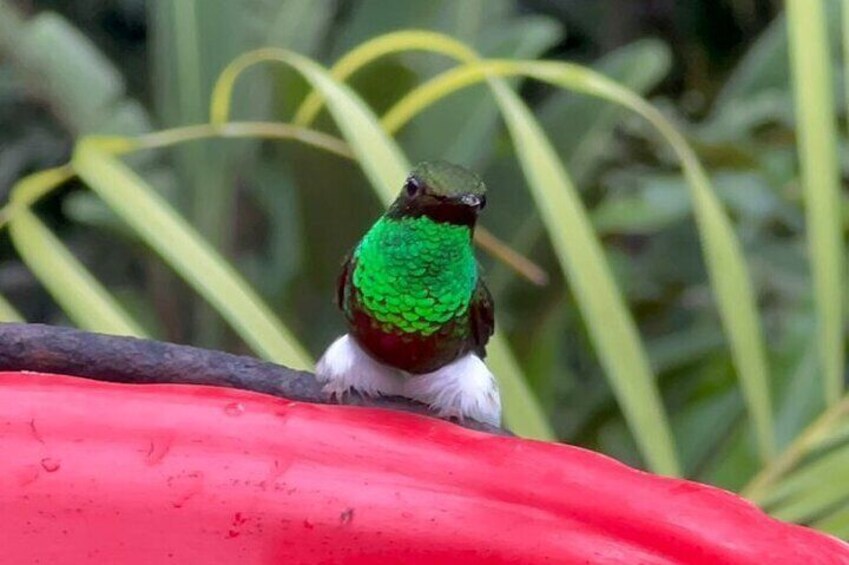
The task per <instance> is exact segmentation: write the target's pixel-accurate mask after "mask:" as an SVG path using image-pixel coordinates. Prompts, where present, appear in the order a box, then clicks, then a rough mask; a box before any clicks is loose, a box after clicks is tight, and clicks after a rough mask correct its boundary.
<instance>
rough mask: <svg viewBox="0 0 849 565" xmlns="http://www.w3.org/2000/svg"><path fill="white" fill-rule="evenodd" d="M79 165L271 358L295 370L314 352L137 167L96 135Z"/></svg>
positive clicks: (77, 156) (85, 144)
mask: <svg viewBox="0 0 849 565" xmlns="http://www.w3.org/2000/svg"><path fill="white" fill-rule="evenodd" d="M71 163H72V165H73V167H74V169H75V170H76V171H77V173H78V174H79V176H80V178H82V179H83V180H84V181H85V182H86V183H87V184H88V185H89V186H90V187H91V188H92V190H94V191H95V192H96V193H97V194H98V195H99V196H100V197H101V198H102V199H103V200H104V201H105V202H106V204H107V205H108V206H109V207H110V208H111V209H112V210H113V211H114V212H115V213H116V214H118V216H120V217H121V218H122V219H123V220H124V221H125V222H126V223H127V224H128V225H129V226H130V227H131V228H132V229H133V230H135V231H136V233H138V235H139V236H140V237H141V239H143V240H144V241H145V242H147V244H148V245H150V247H151V248H152V249H153V250H154V251H156V252H157V253H158V254H159V255H161V256H162V258H163V259H164V260H165V261H166V262H167V263H168V264H169V265H171V267H172V268H173V269H174V270H175V271H177V272H178V273H179V274H180V275H181V276H182V277H183V278H184V279H185V280H186V282H188V283H189V284H190V285H191V286H192V287H194V288H195V290H197V292H198V293H199V294H201V296H203V297H204V298H205V299H206V300H207V301H208V302H209V303H210V304H211V305H212V306H213V307H215V309H216V310H218V312H220V313H221V315H222V316H223V317H224V318H225V319H226V320H227V321H228V322H229V323H230V324H231V325H232V326H233V329H234V330H235V331H236V333H238V334H239V335H240V336H241V337H242V339H244V340H245V342H246V343H247V344H248V345H249V346H250V347H251V348H252V349H254V350H255V351H256V352H257V353H258V354H260V355H261V356H263V357H264V358H266V359H270V360H272V361H275V362H278V363H283V364H286V365H288V366H290V367H293V368H296V369H306V368H308V367H309V366H310V365H311V359H310V356H309V354H307V353H306V351H305V350H304V349H303V348H302V347H301V345H300V344H299V343H298V342H297V340H296V339H295V338H294V336H293V335H292V334H291V332H289V330H288V329H286V328H285V327H284V326H283V325H282V324H281V323H280V321H279V320H277V318H275V317H274V315H273V314H272V313H271V312H270V310H269V309H268V307H267V306H266V305H265V304H263V303H262V300H261V299H260V298H259V297H258V296H257V295H256V293H255V292H254V291H253V290H252V289H251V288H250V286H248V284H247V283H246V282H245V281H244V280H242V278H241V277H240V276H239V275H238V273H236V271H235V270H234V269H233V268H232V267H231V266H230V265H229V264H228V263H227V262H226V261H225V260H224V259H223V258H221V256H220V255H218V253H216V252H215V251H214V250H213V249H212V248H211V247H210V246H209V245H208V244H207V243H206V242H205V241H204V240H203V239H202V238H201V237H200V236H199V235H198V234H197V232H196V231H195V230H194V229H193V228H192V227H191V226H189V225H188V224H186V223H185V221H184V220H183V219H182V218H181V217H180V216H179V215H178V214H177V213H176V212H174V210H173V209H172V208H171V207H170V206H169V205H168V204H167V203H166V202H165V201H164V200H163V199H162V198H161V197H160V196H159V195H158V194H157V193H156V191H155V190H154V189H153V188H151V187H150V186H148V185H147V184H146V183H145V182H144V180H142V179H141V178H140V177H139V176H138V175H137V174H136V173H135V172H133V171H132V170H131V169H130V168H129V167H127V166H126V165H124V164H123V163H121V162H120V161H119V160H118V159H117V158H115V157H114V156H113V155H111V154H110V153H108V152H107V151H104V150H103V149H102V148H100V147H99V146H98V144H97V140H96V139H93V138H84V139H82V140H81V141H80V142H79V143H78V144H77V148H76V150H75V152H74V156H73V158H72V160H71Z"/></svg>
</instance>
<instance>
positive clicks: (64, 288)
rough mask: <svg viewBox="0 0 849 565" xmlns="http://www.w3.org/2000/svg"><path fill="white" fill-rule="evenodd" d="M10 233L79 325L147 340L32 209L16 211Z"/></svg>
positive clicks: (10, 223) (101, 331) (58, 301)
mask: <svg viewBox="0 0 849 565" xmlns="http://www.w3.org/2000/svg"><path fill="white" fill-rule="evenodd" d="M9 232H10V234H11V236H12V243H13V245H14V246H15V250H17V252H18V253H19V254H20V256H21V259H23V261H24V263H26V265H27V267H29V268H30V270H32V272H33V274H35V276H36V278H38V280H39V281H40V282H41V283H42V284H43V285H44V287H45V288H46V289H47V291H48V292H49V293H50V295H51V296H52V297H53V298H54V299H55V300H56V302H57V303H58V304H59V306H60V307H61V308H62V310H64V312H65V313H66V314H67V315H68V317H69V318H70V319H71V320H72V321H73V322H74V323H75V324H77V325H78V326H79V327H81V328H83V329H86V330H90V331H95V332H100V333H106V334H114V335H128V336H136V337H145V332H144V330H143V329H142V328H141V326H140V325H139V324H138V323H137V322H136V321H135V320H133V318H132V316H130V315H129V314H128V313H127V312H125V311H124V309H123V308H121V306H120V305H119V304H118V303H117V302H116V301H115V299H114V298H113V297H112V296H111V295H110V294H109V292H107V291H106V289H105V288H103V287H102V286H101V285H100V283H99V282H97V280H96V279H95V278H94V277H93V276H92V275H91V273H89V272H88V271H87V270H86V268H85V267H84V266H83V265H82V264H81V263H80V262H79V261H78V260H77V259H76V258H75V257H74V256H73V255H72V254H71V252H70V251H68V249H67V248H66V247H65V246H64V245H63V244H62V242H61V241H59V239H58V238H57V237H56V236H55V235H53V233H52V232H51V231H50V230H49V229H47V227H46V226H45V225H44V224H43V223H41V220H39V219H38V218H37V217H36V216H35V215H34V214H33V213H32V212H31V211H30V210H29V209H28V208H24V207H21V208H18V209H17V210H15V214H14V216H13V217H12V220H11V221H10V222H9Z"/></svg>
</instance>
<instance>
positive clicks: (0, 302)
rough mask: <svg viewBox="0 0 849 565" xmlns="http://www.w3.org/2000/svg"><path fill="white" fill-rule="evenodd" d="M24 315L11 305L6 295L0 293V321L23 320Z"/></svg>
mask: <svg viewBox="0 0 849 565" xmlns="http://www.w3.org/2000/svg"><path fill="white" fill-rule="evenodd" d="M25 321H26V320H24V317H23V316H22V315H21V313H20V312H18V311H17V310H16V309H15V307H14V306H12V305H11V304H10V303H9V301H8V300H6V297H4V296H2V295H0V323H7V324H8V323H12V322H25Z"/></svg>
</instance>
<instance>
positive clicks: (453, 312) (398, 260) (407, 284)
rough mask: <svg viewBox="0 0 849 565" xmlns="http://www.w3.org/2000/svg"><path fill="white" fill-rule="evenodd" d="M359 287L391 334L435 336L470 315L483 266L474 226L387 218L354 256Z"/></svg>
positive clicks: (372, 312)
mask: <svg viewBox="0 0 849 565" xmlns="http://www.w3.org/2000/svg"><path fill="white" fill-rule="evenodd" d="M354 258H355V259H356V268H355V270H354V277H353V278H354V281H353V282H354V286H355V287H356V288H357V290H359V293H360V296H361V301H362V304H363V306H365V308H366V309H367V310H368V312H369V314H370V315H371V316H372V317H373V318H374V319H376V320H377V321H379V322H381V323H382V324H384V325H387V326H389V328H394V329H398V330H401V331H403V332H405V333H419V334H423V335H431V334H433V333H434V332H436V331H437V330H439V328H440V327H441V326H443V325H444V324H445V323H446V322H448V321H450V320H452V319H454V318H458V317H462V316H466V315H468V309H469V301H470V299H471V296H472V292H473V291H474V289H475V284H476V283H477V263H476V262H475V257H474V253H473V251H472V244H471V230H470V228H469V227H468V226H460V225H452V224H446V223H437V222H434V221H433V220H431V219H430V218H428V217H426V216H421V217H418V218H400V219H391V218H386V217H383V218H381V219H380V220H378V221H377V223H376V224H375V225H374V226H372V228H371V229H370V230H369V232H368V233H367V234H366V235H365V237H364V238H363V239H362V241H361V242H360V245H359V246H358V247H357V249H356V250H355V251H354Z"/></svg>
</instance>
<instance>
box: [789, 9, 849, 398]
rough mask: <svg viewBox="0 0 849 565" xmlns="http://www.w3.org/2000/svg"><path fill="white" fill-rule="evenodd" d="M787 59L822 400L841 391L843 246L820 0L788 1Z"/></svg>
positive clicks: (828, 60) (830, 83)
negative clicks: (795, 127) (822, 390)
mask: <svg viewBox="0 0 849 565" xmlns="http://www.w3.org/2000/svg"><path fill="white" fill-rule="evenodd" d="M787 25H788V26H789V32H790V62H791V68H792V71H793V76H794V80H793V89H794V92H795V99H796V115H797V116H798V120H797V121H798V131H799V134H798V135H799V161H800V165H801V177H802V184H803V187H804V194H805V216H806V223H807V229H808V250H809V253H810V258H811V270H812V276H813V286H814V303H815V304H816V311H817V342H818V345H819V354H820V363H821V369H822V372H823V386H824V394H825V398H826V402H827V403H828V404H834V403H835V402H837V401H838V400H839V398H840V396H841V393H842V391H843V365H844V351H843V295H842V291H841V289H842V282H841V275H842V273H843V253H844V250H843V245H842V234H841V225H840V210H841V204H840V180H839V175H840V168H839V164H838V160H837V152H838V142H837V120H836V116H835V114H834V99H833V93H832V91H833V87H834V79H833V77H832V66H831V57H830V53H829V51H830V48H829V44H828V29H827V27H826V19H825V12H824V7H823V2H822V0H788V2H787Z"/></svg>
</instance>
